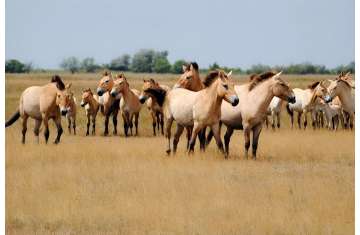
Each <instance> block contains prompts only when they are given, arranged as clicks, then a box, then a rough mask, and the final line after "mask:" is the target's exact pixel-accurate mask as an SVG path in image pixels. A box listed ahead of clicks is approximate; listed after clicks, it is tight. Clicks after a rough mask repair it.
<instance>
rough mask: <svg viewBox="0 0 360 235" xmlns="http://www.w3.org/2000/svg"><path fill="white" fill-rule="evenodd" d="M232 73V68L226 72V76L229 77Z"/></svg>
mask: <svg viewBox="0 0 360 235" xmlns="http://www.w3.org/2000/svg"><path fill="white" fill-rule="evenodd" d="M231 75H232V70H231V71H230V72H228V74H227V75H226V76H227V77H228V78H230V77H231Z"/></svg>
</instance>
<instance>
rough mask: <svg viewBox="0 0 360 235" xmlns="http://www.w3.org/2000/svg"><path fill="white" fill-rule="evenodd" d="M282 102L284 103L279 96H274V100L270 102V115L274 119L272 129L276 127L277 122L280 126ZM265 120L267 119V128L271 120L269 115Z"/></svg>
mask: <svg viewBox="0 0 360 235" xmlns="http://www.w3.org/2000/svg"><path fill="white" fill-rule="evenodd" d="M282 104H283V100H282V99H280V98H279V97H277V96H275V97H274V98H272V100H271V102H270V104H269V108H268V115H270V116H271V119H272V123H271V127H272V129H275V124H276V126H277V127H278V128H280V114H281V108H282ZM265 121H266V128H267V127H268V125H269V124H268V123H269V120H268V117H267V116H266V118H265Z"/></svg>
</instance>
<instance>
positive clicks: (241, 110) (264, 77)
mask: <svg viewBox="0 0 360 235" xmlns="http://www.w3.org/2000/svg"><path fill="white" fill-rule="evenodd" d="M280 75H281V72H279V73H274V72H266V73H262V74H260V75H254V77H253V79H252V80H251V81H250V82H249V83H247V84H244V85H240V86H235V91H236V93H237V95H238V96H239V100H240V102H239V104H238V105H237V106H236V107H232V106H230V105H229V104H227V103H225V102H224V103H223V104H222V106H221V122H222V123H223V124H225V126H226V127H227V130H226V133H225V135H224V142H225V152H226V154H228V153H229V143H230V138H231V135H232V134H233V131H234V130H244V139H245V157H246V158H247V156H248V149H249V147H250V132H251V131H252V132H253V140H252V155H253V158H254V159H256V151H257V147H258V141H259V136H260V132H261V129H262V123H263V121H264V118H265V117H266V115H267V109H268V107H269V104H270V102H271V100H272V99H273V97H274V96H277V97H279V98H280V99H282V100H286V101H287V102H290V103H294V102H295V95H294V92H293V91H292V90H291V89H290V87H289V85H288V84H287V83H285V82H284V81H283V80H282V79H281V78H280ZM208 139H209V138H208Z"/></svg>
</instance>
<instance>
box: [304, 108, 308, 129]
mask: <svg viewBox="0 0 360 235" xmlns="http://www.w3.org/2000/svg"><path fill="white" fill-rule="evenodd" d="M306 126H307V112H306V111H305V112H304V130H305V129H306Z"/></svg>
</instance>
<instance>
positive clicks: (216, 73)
mask: <svg viewBox="0 0 360 235" xmlns="http://www.w3.org/2000/svg"><path fill="white" fill-rule="evenodd" d="M218 76H219V71H211V72H210V73H209V74H208V75H207V76H206V77H205V79H204V81H203V84H204V86H205V87H209V86H210V85H211V84H212V83H213V82H214V81H215V80H216V78H217V77H218Z"/></svg>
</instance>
